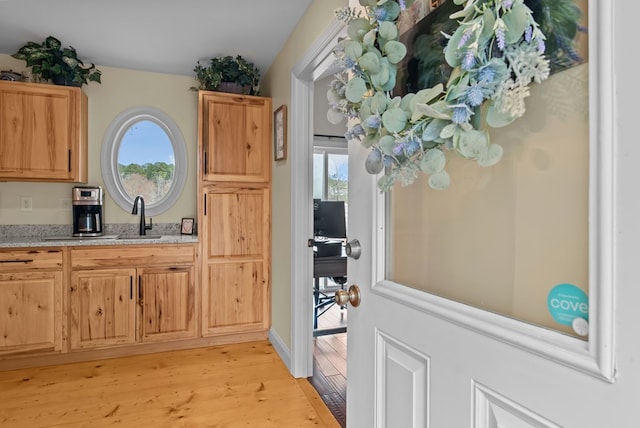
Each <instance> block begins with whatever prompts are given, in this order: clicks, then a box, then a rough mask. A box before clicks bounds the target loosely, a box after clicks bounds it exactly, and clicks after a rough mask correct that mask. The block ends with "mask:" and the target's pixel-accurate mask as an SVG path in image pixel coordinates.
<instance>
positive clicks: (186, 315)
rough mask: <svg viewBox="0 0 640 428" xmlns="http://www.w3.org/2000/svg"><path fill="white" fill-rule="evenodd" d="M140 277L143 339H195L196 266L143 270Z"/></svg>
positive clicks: (140, 335)
mask: <svg viewBox="0 0 640 428" xmlns="http://www.w3.org/2000/svg"><path fill="white" fill-rule="evenodd" d="M138 274H139V275H138V278H139V280H140V283H139V284H138V287H139V288H138V290H139V295H138V299H139V300H138V305H139V306H140V317H141V322H140V323H139V326H140V330H139V337H140V340H141V341H143V342H149V341H157V340H172V339H182V338H189V337H194V336H195V305H194V303H195V302H194V299H195V295H194V293H195V290H194V277H193V275H194V267H193V266H183V267H169V268H143V269H140V270H139V271H138Z"/></svg>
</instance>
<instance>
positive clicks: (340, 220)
mask: <svg viewBox="0 0 640 428" xmlns="http://www.w3.org/2000/svg"><path fill="white" fill-rule="evenodd" d="M331 80H333V76H332V75H329V76H327V77H324V78H322V79H320V80H317V81H315V82H314V112H313V132H314V135H313V169H312V197H311V198H309V199H312V210H313V242H314V251H313V266H314V269H313V308H314V309H313V375H312V376H311V377H310V378H309V381H310V383H311V384H312V385H313V386H314V388H315V389H316V390H317V391H318V394H319V395H320V397H321V398H322V400H323V401H324V403H325V404H326V406H327V407H328V408H329V410H330V411H331V413H332V414H333V415H334V416H335V418H336V420H337V421H338V423H339V424H340V425H341V426H343V427H344V426H346V399H347V334H346V330H347V308H346V306H339V305H337V304H336V303H335V300H334V296H335V292H336V291H338V290H342V289H345V286H346V283H347V261H346V255H345V253H344V248H345V244H346V240H347V228H346V225H347V216H348V203H347V200H348V179H349V174H348V168H349V167H348V153H347V141H346V139H345V138H344V136H343V134H344V132H345V129H346V128H345V127H344V125H333V124H331V123H329V122H328V121H327V119H326V111H327V110H328V108H329V105H328V103H327V98H326V91H327V88H328V87H329V83H330V82H331Z"/></svg>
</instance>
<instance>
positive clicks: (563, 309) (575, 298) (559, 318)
mask: <svg viewBox="0 0 640 428" xmlns="http://www.w3.org/2000/svg"><path fill="white" fill-rule="evenodd" d="M547 308H548V309H549V313H550V314H551V316H552V317H553V319H554V320H556V322H558V323H559V324H564V325H571V323H572V322H573V320H574V319H576V318H584V319H585V320H587V321H588V320H589V298H588V297H587V294H586V293H585V292H584V291H582V290H581V289H580V288H578V287H576V286H575V285H573V284H558V285H556V286H555V287H553V288H552V289H551V291H549V295H548V296H547Z"/></svg>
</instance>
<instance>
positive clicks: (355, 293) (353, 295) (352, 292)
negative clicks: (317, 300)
mask: <svg viewBox="0 0 640 428" xmlns="http://www.w3.org/2000/svg"><path fill="white" fill-rule="evenodd" d="M334 300H335V301H336V304H337V305H338V306H345V305H346V304H347V303H351V306H353V307H354V308H357V307H358V306H359V305H360V288H359V287H358V286H357V285H355V284H354V285H352V286H351V287H349V291H347V290H338V291H336V294H335V296H334Z"/></svg>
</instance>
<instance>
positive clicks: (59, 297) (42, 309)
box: [0, 249, 64, 355]
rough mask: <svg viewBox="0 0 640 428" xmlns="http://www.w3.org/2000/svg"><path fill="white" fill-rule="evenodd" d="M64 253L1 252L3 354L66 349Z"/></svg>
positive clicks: (0, 332)
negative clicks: (64, 343)
mask: <svg viewBox="0 0 640 428" xmlns="http://www.w3.org/2000/svg"><path fill="white" fill-rule="evenodd" d="M63 308H64V305H63V252H62V250H61V249H46V250H45V249H42V250H40V249H31V250H6V251H0V355H13V354H20V355H29V354H35V353H59V352H62V350H63V329H64V325H63Z"/></svg>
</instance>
